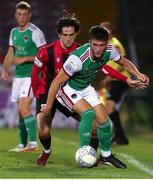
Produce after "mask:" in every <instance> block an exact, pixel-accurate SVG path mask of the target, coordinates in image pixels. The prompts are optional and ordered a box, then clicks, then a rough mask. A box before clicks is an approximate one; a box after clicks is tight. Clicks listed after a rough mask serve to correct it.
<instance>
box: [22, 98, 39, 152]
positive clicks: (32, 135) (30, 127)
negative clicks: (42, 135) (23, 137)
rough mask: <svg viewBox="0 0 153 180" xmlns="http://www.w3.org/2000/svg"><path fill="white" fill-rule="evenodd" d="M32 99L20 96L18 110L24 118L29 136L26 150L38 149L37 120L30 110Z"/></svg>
mask: <svg viewBox="0 0 153 180" xmlns="http://www.w3.org/2000/svg"><path fill="white" fill-rule="evenodd" d="M31 102H32V99H31V98H28V97H23V98H19V103H18V110H19V114H20V115H21V117H22V119H23V120H24V123H25V126H26V131H27V134H28V137H29V144H28V146H27V148H26V149H25V151H32V150H37V149H38V145H37V137H36V120H35V117H34V116H33V115H32V113H31V111H30V106H31Z"/></svg>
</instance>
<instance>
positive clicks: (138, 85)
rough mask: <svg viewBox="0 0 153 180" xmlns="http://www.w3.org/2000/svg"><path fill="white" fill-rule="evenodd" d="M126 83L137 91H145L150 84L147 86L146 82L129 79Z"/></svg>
mask: <svg viewBox="0 0 153 180" xmlns="http://www.w3.org/2000/svg"><path fill="white" fill-rule="evenodd" d="M126 82H127V84H128V85H129V86H130V87H133V88H136V89H145V88H147V87H148V84H146V83H145V82H142V81H141V80H133V79H130V78H128V79H127V81H126Z"/></svg>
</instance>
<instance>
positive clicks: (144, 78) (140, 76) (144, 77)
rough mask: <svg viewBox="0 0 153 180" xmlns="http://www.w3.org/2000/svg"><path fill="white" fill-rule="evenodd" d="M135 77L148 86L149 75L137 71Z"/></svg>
mask: <svg viewBox="0 0 153 180" xmlns="http://www.w3.org/2000/svg"><path fill="white" fill-rule="evenodd" d="M137 79H139V80H140V81H141V82H142V83H144V84H145V85H146V86H149V77H148V76H147V75H146V74H142V73H139V74H138V75H137Z"/></svg>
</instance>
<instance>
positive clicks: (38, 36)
mask: <svg viewBox="0 0 153 180" xmlns="http://www.w3.org/2000/svg"><path fill="white" fill-rule="evenodd" d="M15 17H16V20H17V23H18V27H16V28H13V29H12V30H11V33H10V39H9V49H8V52H7V54H6V56H5V59H4V64H3V69H2V75H1V76H2V79H4V80H8V79H9V75H8V68H9V67H10V66H11V65H13V64H15V65H16V68H15V72H14V79H13V86H12V101H13V102H17V104H18V114H19V130H20V131H19V136H20V143H19V145H18V146H17V148H14V149H12V151H33V150H36V149H38V145H37V142H36V120H35V118H34V116H33V115H32V113H31V111H30V105H31V102H32V99H33V92H32V89H31V70H32V67H33V61H34V57H35V55H36V54H37V52H38V49H39V48H40V47H42V46H43V45H45V44H46V40H45V38H44V34H43V33H42V31H41V30H40V29H39V28H38V27H37V26H35V25H34V24H32V23H30V18H31V6H30V5H29V4H28V3H27V2H24V1H21V2H20V3H18V4H17V5H16V12H15ZM27 138H29V143H28V144H27Z"/></svg>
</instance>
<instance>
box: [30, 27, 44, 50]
mask: <svg viewBox="0 0 153 180" xmlns="http://www.w3.org/2000/svg"><path fill="white" fill-rule="evenodd" d="M32 40H33V42H34V43H35V44H36V46H37V48H40V47H41V46H44V45H45V44H46V39H45V36H44V34H43V32H42V31H41V30H40V29H37V30H35V31H34V32H33V34H32Z"/></svg>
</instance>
